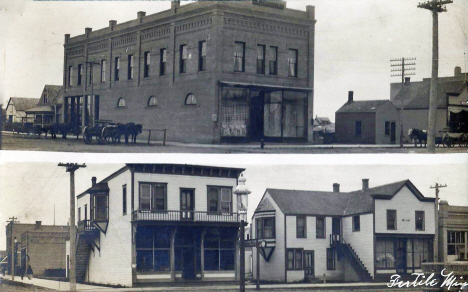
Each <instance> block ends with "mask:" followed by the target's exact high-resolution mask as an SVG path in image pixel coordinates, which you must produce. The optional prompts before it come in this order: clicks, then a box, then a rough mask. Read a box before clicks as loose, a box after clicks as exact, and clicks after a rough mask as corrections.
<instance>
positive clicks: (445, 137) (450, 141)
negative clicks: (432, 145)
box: [442, 134, 452, 148]
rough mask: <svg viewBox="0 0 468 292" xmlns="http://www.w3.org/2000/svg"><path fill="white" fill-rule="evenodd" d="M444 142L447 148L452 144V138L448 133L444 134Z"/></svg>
mask: <svg viewBox="0 0 468 292" xmlns="http://www.w3.org/2000/svg"><path fill="white" fill-rule="evenodd" d="M442 144H443V145H444V147H445V146H447V148H450V147H451V146H452V139H451V138H450V136H449V135H448V134H444V137H443V138H442Z"/></svg>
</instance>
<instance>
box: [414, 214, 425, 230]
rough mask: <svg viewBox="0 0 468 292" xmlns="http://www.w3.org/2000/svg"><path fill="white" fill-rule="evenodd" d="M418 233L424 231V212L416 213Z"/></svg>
mask: <svg viewBox="0 0 468 292" xmlns="http://www.w3.org/2000/svg"><path fill="white" fill-rule="evenodd" d="M414 213H415V214H414V215H415V220H414V221H415V222H416V226H415V227H416V231H424V229H425V226H424V211H415V212H414Z"/></svg>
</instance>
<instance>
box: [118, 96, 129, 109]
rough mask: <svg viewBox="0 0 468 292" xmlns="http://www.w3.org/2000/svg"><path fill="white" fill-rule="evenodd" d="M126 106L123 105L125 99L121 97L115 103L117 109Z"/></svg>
mask: <svg viewBox="0 0 468 292" xmlns="http://www.w3.org/2000/svg"><path fill="white" fill-rule="evenodd" d="M126 106H127V104H126V103H125V99H124V98H123V97H121V98H119V100H118V101H117V107H126Z"/></svg>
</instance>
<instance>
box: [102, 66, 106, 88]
mask: <svg viewBox="0 0 468 292" xmlns="http://www.w3.org/2000/svg"><path fill="white" fill-rule="evenodd" d="M103 82H106V60H101V83H103Z"/></svg>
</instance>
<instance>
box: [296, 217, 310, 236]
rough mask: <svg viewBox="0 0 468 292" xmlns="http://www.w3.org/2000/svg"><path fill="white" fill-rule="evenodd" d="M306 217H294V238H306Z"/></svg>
mask: <svg viewBox="0 0 468 292" xmlns="http://www.w3.org/2000/svg"><path fill="white" fill-rule="evenodd" d="M306 218H307V217H306V216H297V217H296V237H297V238H306V237H307V221H306V220H307V219H306Z"/></svg>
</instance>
